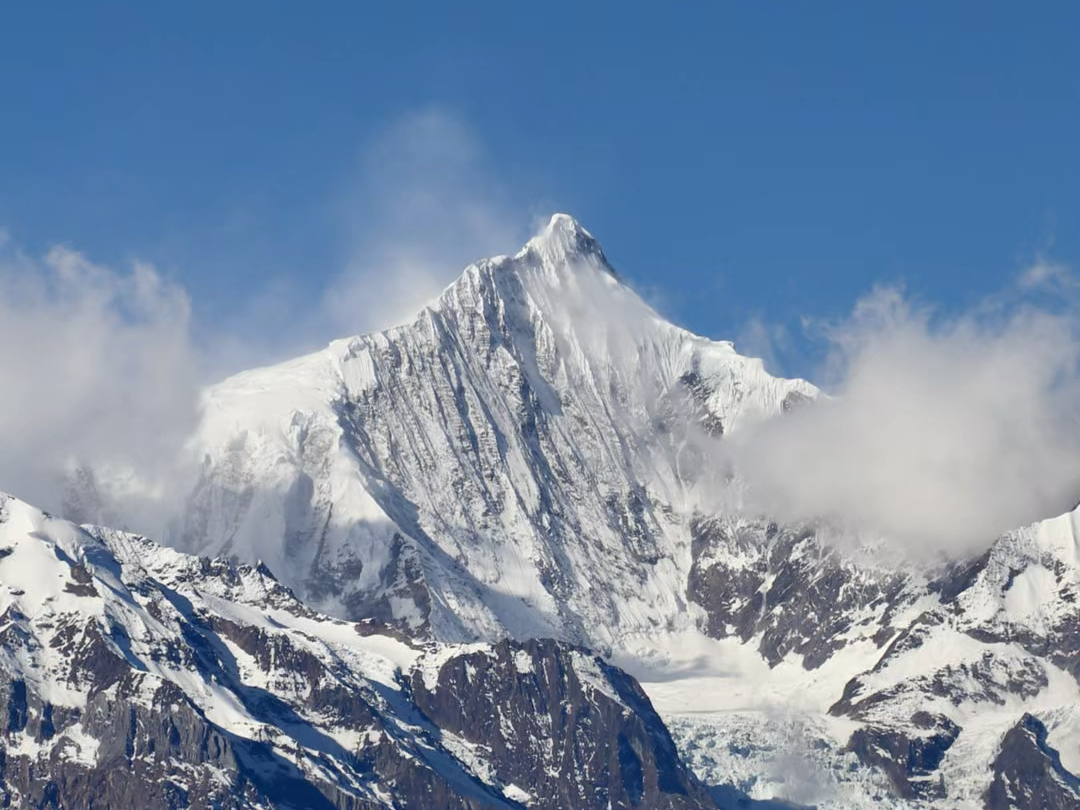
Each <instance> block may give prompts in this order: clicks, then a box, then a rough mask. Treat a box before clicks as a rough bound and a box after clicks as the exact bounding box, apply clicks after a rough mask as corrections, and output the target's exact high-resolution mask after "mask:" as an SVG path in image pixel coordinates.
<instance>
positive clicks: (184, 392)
mask: <svg viewBox="0 0 1080 810" xmlns="http://www.w3.org/2000/svg"><path fill="white" fill-rule="evenodd" d="M189 316H190V306H189V303H188V299H187V296H186V295H185V294H184V292H183V291H182V290H181V289H180V288H178V287H176V286H174V285H172V284H170V283H168V282H167V281H165V280H164V279H162V278H161V276H160V275H158V273H157V272H156V271H155V270H154V268H153V267H151V266H150V265H147V264H141V263H136V264H134V265H133V267H132V269H131V271H130V272H129V273H126V274H125V273H120V272H117V271H115V270H112V269H110V268H107V267H102V266H99V265H96V264H93V263H91V262H90V261H88V260H87V259H86V258H85V257H83V256H82V255H81V254H79V253H76V252H74V251H72V250H70V249H67V248H62V247H56V248H53V249H51V250H50V251H49V252H48V253H47V254H46V255H45V256H44V257H43V258H41V259H33V258H30V257H28V256H26V255H24V254H21V253H19V252H18V251H16V250H14V249H11V248H8V249H6V250H5V253H4V255H3V257H2V258H0V345H3V346H4V351H3V352H0V390H2V391H3V394H2V396H0V436H2V437H3V441H0V488H3V489H5V490H9V491H12V492H17V493H19V494H23V493H25V494H26V496H27V497H31V498H34V499H36V500H38V501H39V502H41V503H43V504H45V505H48V506H49V507H50V508H54V509H55V508H57V507H58V505H59V504H58V501H59V495H60V488H59V486H58V483H59V481H58V478H59V476H60V475H61V473H62V471H63V470H64V469H65V468H68V467H70V465H71V464H74V463H79V464H89V465H92V466H93V467H94V468H95V469H97V470H99V471H103V470H111V471H113V472H114V473H115V475H116V480H115V481H114V483H115V484H116V485H118V486H119V485H121V484H122V482H123V481H124V480H126V481H127V484H123V485H124V486H127V485H130V484H131V483H132V481H133V479H132V478H131V473H132V471H134V470H139V472H140V475H139V477H140V479H141V481H142V482H143V483H142V484H140V486H141V487H145V486H147V482H152V481H158V480H160V476H161V475H162V474H164V473H165V472H166V471H167V469H168V468H169V467H171V465H172V464H173V462H174V459H175V458H176V457H177V454H178V452H179V449H180V446H181V444H182V442H183V440H184V438H185V437H186V436H187V435H188V434H189V432H190V430H191V429H192V426H193V424H194V419H195V415H196V390H197V388H196V382H197V379H198V365H199V364H198V360H197V357H196V353H195V351H194V349H193V347H192V344H191V342H190V339H189V328H188V327H189Z"/></svg>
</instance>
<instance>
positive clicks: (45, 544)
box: [0, 495, 715, 810]
mask: <svg viewBox="0 0 1080 810" xmlns="http://www.w3.org/2000/svg"><path fill="white" fill-rule="evenodd" d="M0 555H2V558H0V700H2V701H3V703H4V705H5V706H6V709H7V714H6V717H7V720H6V723H7V725H6V728H5V732H6V734H5V736H4V737H3V738H2V740H0V751H2V754H3V756H2V758H0V777H2V779H0V804H2V805H3V806H5V807H31V806H32V807H43V806H49V807H52V806H58V807H64V808H70V809H72V810H77V809H78V808H89V807H94V808H98V807H113V808H121V807H124V808H129V807H139V808H145V810H155V809H156V808H177V807H193V808H210V807H213V808H282V807H296V808H327V810H329V809H330V808H377V807H393V808H425V810H426V808H432V807H440V808H441V807H447V808H462V810H464V808H519V809H520V808H522V807H533V808H551V810H557V808H562V807H576V808H578V807H579V808H597V810H599V808H607V807H610V806H648V807H663V808H671V809H672V810H681V809H682V808H687V809H688V810H689V809H690V808H695V809H696V808H711V807H715V805H714V804H713V803H712V801H711V800H710V799H709V797H708V794H707V793H706V791H705V789H704V788H703V787H702V786H701V785H700V783H698V782H697V781H696V779H694V777H693V776H692V775H691V774H690V773H689V772H688V771H687V770H686V768H685V767H684V766H683V764H682V763H681V761H680V760H679V758H678V755H677V754H676V752H675V746H674V743H673V742H672V740H671V738H670V736H669V735H668V734H667V731H666V730H665V728H664V726H663V724H662V722H661V721H660V719H659V718H658V717H657V715H656V713H655V712H654V711H653V710H652V707H651V706H650V705H649V703H648V700H647V698H645V696H644V693H643V692H641V689H640V687H638V686H637V684H636V683H635V682H634V681H633V680H632V679H631V678H629V677H628V676H627V675H625V674H624V673H622V672H620V671H618V670H616V669H614V668H613V667H610V666H607V665H605V664H603V663H601V662H599V661H597V660H596V659H594V658H592V656H590V655H587V654H585V653H583V652H582V651H580V650H576V649H573V648H570V647H567V646H566V645H562V644H560V643H558V642H554V641H547V642H530V643H526V644H516V643H512V642H503V643H501V644H495V645H473V646H471V647H468V648H452V647H445V646H439V645H434V644H429V645H426V646H425V647H424V648H422V649H421V648H420V647H417V646H414V645H412V644H410V643H408V642H406V641H402V640H400V639H399V638H395V637H393V636H390V635H385V634H381V633H379V632H377V631H376V628H373V627H371V626H369V625H364V624H353V623H348V622H344V621H341V620H336V619H331V618H328V617H325V616H321V615H319V614H316V613H314V612H312V611H311V610H309V609H308V608H306V607H304V606H303V605H302V604H300V603H299V602H297V601H296V600H295V598H293V596H292V595H291V593H290V592H289V591H287V590H286V589H285V588H284V587H282V586H281V585H280V584H278V583H277V582H276V581H275V580H274V579H273V578H272V577H271V576H270V574H269V572H268V571H267V570H265V569H259V568H250V567H246V566H238V565H233V564H230V563H225V562H221V561H211V560H207V559H200V558H195V557H189V556H187V555H183V554H179V553H177V552H175V551H172V550H169V549H165V548H162V547H160V546H156V545H155V544H153V543H152V542H150V541H149V540H146V539H144V538H141V537H136V536H132V535H126V534H122V533H118V532H114V531H110V530H105V529H97V528H93V527H84V528H79V527H77V526H75V525H73V524H70V523H67V522H65V521H62V520H57V519H54V518H51V517H49V516H48V515H46V514H43V513H42V512H39V511H38V510H36V509H34V508H32V507H30V506H28V505H27V504H25V503H22V502H20V501H18V500H15V499H13V498H9V497H7V496H3V495H0ZM492 718H495V719H496V720H495V723H494V725H493V724H492Z"/></svg>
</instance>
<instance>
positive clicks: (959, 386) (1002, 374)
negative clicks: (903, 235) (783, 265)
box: [728, 268, 1080, 551]
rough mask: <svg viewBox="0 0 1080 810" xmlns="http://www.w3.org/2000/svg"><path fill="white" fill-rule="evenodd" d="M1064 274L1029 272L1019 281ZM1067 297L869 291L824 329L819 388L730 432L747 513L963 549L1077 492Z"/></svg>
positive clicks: (1073, 344)
mask: <svg viewBox="0 0 1080 810" xmlns="http://www.w3.org/2000/svg"><path fill="white" fill-rule="evenodd" d="M1066 278H1067V276H1066V275H1065V274H1064V270H1063V269H1061V268H1056V269H1054V270H1053V272H1049V271H1047V270H1046V269H1041V270H1029V271H1027V272H1026V273H1025V274H1024V275H1023V276H1022V277H1021V279H1020V281H1021V285H1022V286H1024V287H1030V286H1031V285H1034V284H1039V285H1042V284H1044V283H1045V282H1047V281H1054V283H1055V284H1057V285H1058V286H1060V284H1061V282H1062V280H1063V279H1066ZM1077 326H1078V324H1077V321H1076V318H1075V315H1074V314H1073V312H1072V310H1071V308H1070V307H1068V306H1065V307H1058V308H1057V311H1051V310H1048V309H1045V308H1037V307H1035V306H1033V305H1031V304H1030V303H1024V302H1016V303H1014V304H1012V305H1009V306H1006V305H1005V304H1004V303H1003V302H1002V300H1001V298H1000V297H999V298H998V299H995V300H994V301H990V302H987V303H986V304H985V305H984V306H981V307H979V308H978V310H977V311H976V312H973V313H969V314H966V315H961V316H959V317H953V318H948V317H944V318H943V317H935V314H934V313H933V311H932V310H931V309H929V308H925V307H919V306H917V305H914V304H912V303H911V302H910V301H908V300H906V299H905V297H904V295H903V294H902V292H901V291H899V290H897V289H894V288H880V289H877V290H875V291H874V292H873V293H871V294H870V295H868V296H867V297H866V298H864V299H863V300H861V301H859V303H858V304H857V305H856V307H855V309H854V311H853V313H852V315H851V317H850V318H849V319H848V320H847V321H846V322H844V323H841V324H836V325H832V326H831V327H829V328H828V329H827V330H826V331H825V335H826V337H827V339H828V340H829V341H830V344H831V353H830V357H829V363H828V368H827V370H826V376H827V378H829V379H830V380H831V382H832V384H831V386H830V390H831V393H832V394H833V398H831V399H823V400H821V401H818V402H817V403H815V404H814V405H812V406H809V407H805V408H802V409H800V410H798V411H797V412H795V413H793V414H791V415H790V416H788V417H787V418H785V419H782V420H778V421H776V422H774V423H771V424H767V425H762V426H759V428H758V429H757V430H755V431H753V432H751V433H749V434H747V435H745V436H743V437H741V438H736V437H733V439H734V441H733V442H731V444H730V445H729V448H728V449H729V451H730V452H731V453H732V455H733V462H734V464H735V465H736V466H737V467H738V469H739V470H740V471H741V473H742V475H743V476H744V478H745V481H746V483H747V485H748V492H747V495H748V497H749V499H750V501H749V502H750V504H751V506H752V507H753V508H754V509H760V510H763V511H765V512H767V513H769V514H772V515H776V516H779V517H781V518H785V519H788V520H826V521H831V522H833V523H834V524H836V525H838V526H842V527H856V528H860V529H863V530H868V531H870V532H873V533H876V534H879V535H882V536H884V537H886V538H891V539H894V540H897V541H899V542H901V543H902V544H903V545H905V546H907V547H909V548H915V549H919V550H929V551H933V550H937V549H941V548H949V549H954V550H955V549H960V550H970V549H972V548H975V547H978V546H982V545H985V544H988V543H989V542H990V541H991V540H993V538H994V537H995V536H997V535H998V534H1000V533H1002V532H1004V531H1007V530H1009V529H1011V528H1014V527H1018V526H1020V525H1023V524H1026V523H1028V522H1032V521H1034V520H1037V519H1040V518H1044V517H1048V516H1051V515H1054V514H1057V513H1060V512H1063V511H1065V510H1067V509H1069V508H1070V507H1072V506H1073V505H1075V503H1076V502H1077V501H1078V500H1080V420H1078V415H1080V378H1078V373H1077V361H1078V359H1080V342H1078V339H1077Z"/></svg>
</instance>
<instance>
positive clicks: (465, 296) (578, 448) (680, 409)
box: [175, 215, 816, 648]
mask: <svg viewBox="0 0 1080 810" xmlns="http://www.w3.org/2000/svg"><path fill="white" fill-rule="evenodd" d="M815 393H816V392H815V389H814V388H813V387H812V386H810V385H809V384H807V383H805V382H801V381H787V380H779V379H776V378H774V377H771V376H770V375H768V374H766V373H765V371H764V370H763V368H762V365H761V363H760V361H758V360H754V359H749V358H745V357H742V356H740V355H738V354H737V353H736V352H735V351H734V348H733V347H732V345H731V344H729V343H715V342H711V341H708V340H705V339H703V338H700V337H697V336H695V335H692V334H690V333H688V332H686V331H684V330H682V329H678V328H677V327H674V326H672V325H671V324H669V323H667V322H665V321H663V320H662V319H661V318H659V317H658V316H657V315H656V313H654V312H653V311H652V310H651V309H650V308H649V307H648V306H647V305H645V303H644V302H643V301H641V299H639V298H638V297H637V296H636V295H635V294H634V293H633V292H632V291H630V290H629V289H628V288H627V287H625V286H624V285H622V284H621V283H620V282H619V281H618V279H617V277H616V276H615V274H614V271H613V270H612V269H611V268H610V267H609V266H608V264H607V261H606V260H605V258H604V254H603V253H602V252H601V250H600V247H599V245H598V244H597V243H596V241H595V240H594V239H593V238H592V237H591V236H590V235H589V234H588V233H587V232H586V231H585V230H584V229H583V228H581V226H580V225H578V224H577V223H576V222H575V221H574V220H572V219H570V218H569V217H566V216H562V215H559V216H556V217H554V218H553V219H552V220H551V223H550V224H549V225H548V226H547V228H546V229H545V230H544V231H543V233H541V234H540V235H539V236H537V237H536V238H535V239H533V240H532V241H531V242H529V243H528V244H527V245H526V246H525V248H524V249H523V250H522V251H521V252H520V253H518V254H517V255H516V256H513V257H498V258H495V259H490V260H487V261H482V262H479V263H478V264H475V265H473V266H471V267H469V268H467V269H466V270H465V272H464V274H463V275H462V276H461V278H459V279H458V280H457V281H456V282H455V283H454V284H453V285H451V286H450V287H449V288H448V289H447V290H446V291H445V292H444V293H443V294H442V296H441V297H440V298H439V299H438V300H437V301H436V302H435V303H433V304H432V305H431V306H429V307H427V308H426V309H425V310H424V311H423V312H422V313H421V314H420V315H419V317H417V318H416V320H414V321H413V322H412V323H410V324H407V325H405V326H401V327H398V328H396V329H391V330H389V331H387V332H382V333H379V334H375V335H369V336H366V337H358V338H352V339H349V340H342V341H338V342H336V343H333V344H331V346H330V347H329V348H328V349H326V350H325V351H322V352H318V353H316V354H314V355H311V356H308V357H303V358H300V359H299V360H295V361H293V362H290V363H286V364H284V365H281V366H276V367H273V368H267V369H260V370H258V371H253V372H248V373H245V374H241V375H239V376H237V377H234V378H232V379H230V380H227V381H225V382H224V383H222V384H220V385H218V386H217V387H216V388H214V389H213V390H212V391H210V392H209V394H208V397H207V402H206V408H205V419H204V422H203V425H202V427H201V430H200V432H199V435H198V436H197V437H196V438H195V440H194V447H195V448H196V452H197V453H198V454H199V456H200V458H201V459H202V464H203V466H202V475H201V480H200V481H199V484H198V486H197V487H196V489H195V491H194V493H193V496H192V498H191V500H190V503H189V506H188V508H187V509H185V511H184V514H183V518H182V524H181V525H180V526H179V527H178V529H177V538H176V540H175V542H177V543H178V545H179V546H180V547H182V548H185V549H187V550H190V551H194V552H198V553H209V554H214V555H218V554H235V555H237V556H238V557H240V558H241V559H248V560H255V559H261V560H264V561H265V562H266V563H267V564H268V565H269V566H270V568H271V569H272V570H274V571H275V572H282V573H281V574H280V575H281V576H282V577H283V580H284V581H285V582H287V583H288V584H289V586H290V587H292V588H294V589H295V590H296V592H297V593H298V594H300V595H302V596H303V598H305V600H307V601H309V602H310V603H311V604H313V605H317V606H319V607H320V608H322V609H325V610H327V611H328V612H331V613H334V614H337V615H340V616H343V617H370V616H378V617H379V618H380V619H384V620H386V621H389V622H393V623H395V624H396V625H398V626H399V627H401V628H402V629H404V630H407V631H408V632H411V633H417V632H421V633H426V634H430V635H431V636H433V637H435V638H439V639H443V640H448V641H461V640H473V639H477V638H483V639H487V638H497V637H501V636H504V635H509V636H511V637H514V638H529V637H536V636H559V637H562V638H567V639H571V640H574V641H579V642H585V643H588V644H590V645H592V646H597V647H604V648H609V647H620V646H624V645H625V643H627V639H628V638H631V637H633V636H635V635H640V634H645V635H650V636H651V635H652V634H653V633H655V632H656V631H657V629H665V630H674V629H681V628H686V627H690V626H692V625H693V622H694V611H693V609H692V608H691V606H690V604H689V602H688V600H687V594H686V581H687V577H688V575H689V571H690V566H691V553H690V552H691V548H690V546H691V533H690V527H689V523H688V521H687V519H686V518H687V515H688V514H690V513H691V512H692V510H693V507H694V498H695V496H696V494H697V491H698V487H699V486H700V485H701V479H702V478H703V476H705V475H706V474H707V473H708V472H710V471H709V470H707V469H703V465H702V458H701V451H700V448H701V445H702V443H701V442H700V441H698V440H697V439H698V436H697V435H690V434H691V433H694V434H698V433H703V432H704V433H712V434H720V433H721V432H723V431H725V430H731V429H733V428H737V427H738V425H739V424H740V423H742V422H744V421H747V420H752V419H760V418H765V417H770V416H775V415H777V414H780V413H781V412H782V411H783V409H784V408H785V407H789V406H790V405H792V404H793V403H795V402H797V401H799V400H800V399H803V398H806V397H812V396H814V394H815ZM688 415H692V416H693V417H695V418H687V416H688Z"/></svg>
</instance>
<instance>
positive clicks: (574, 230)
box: [522, 214, 618, 278]
mask: <svg viewBox="0 0 1080 810" xmlns="http://www.w3.org/2000/svg"><path fill="white" fill-rule="evenodd" d="M529 251H531V252H533V253H535V254H536V255H537V256H538V257H539V258H540V259H541V260H542V261H546V262H551V263H552V264H563V263H567V262H571V261H574V260H581V259H593V260H594V261H598V263H599V264H600V265H601V266H602V267H603V268H604V269H605V270H606V271H607V272H609V273H610V274H611V275H613V276H615V277H616V278H617V277H618V276H617V275H616V273H615V271H614V270H613V269H612V267H611V265H610V264H608V261H607V257H605V256H604V251H603V250H602V249H601V247H600V243H599V242H597V241H596V238H595V237H594V236H593V235H592V234H591V233H589V232H588V231H587V230H585V228H584V227H582V225H581V223H580V222H578V221H577V220H576V219H574V218H573V217H572V216H570V215H569V214H555V215H553V216H552V217H551V220H550V221H549V222H548V224H547V225H546V226H544V228H543V230H541V231H540V233H538V234H537V235H536V236H534V237H533V238H532V239H530V240H529V241H528V243H527V244H526V245H525V247H524V249H523V251H522V252H523V253H524V252H529Z"/></svg>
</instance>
